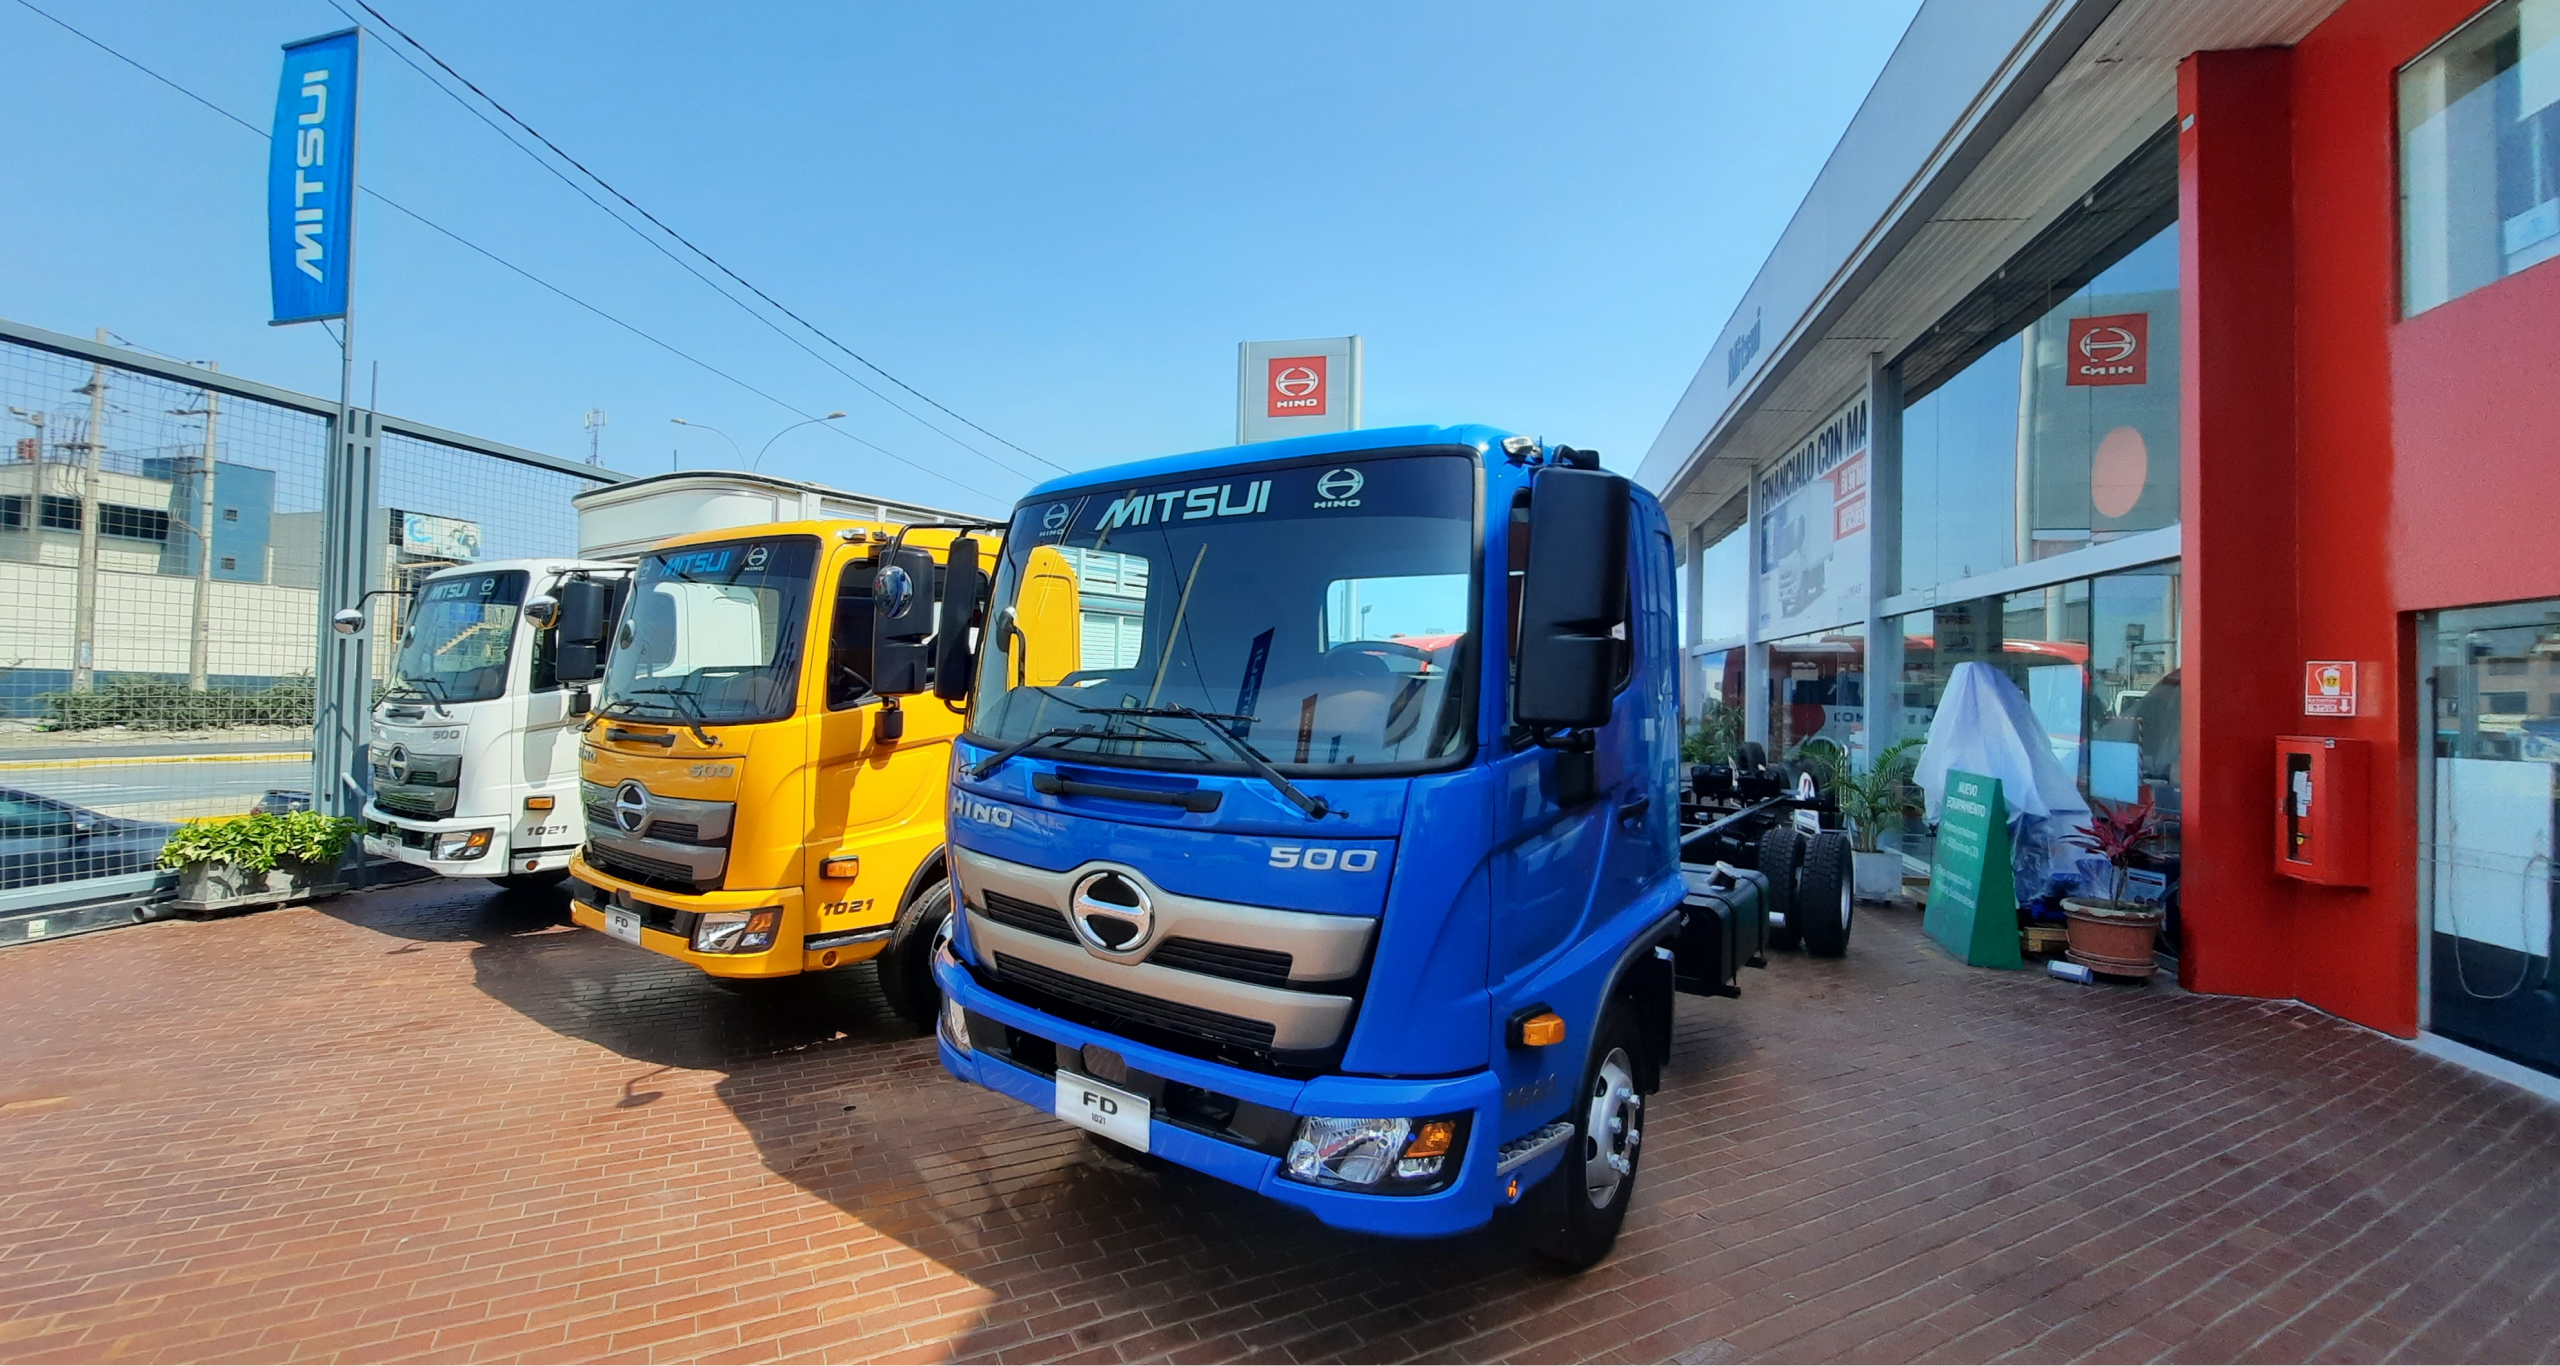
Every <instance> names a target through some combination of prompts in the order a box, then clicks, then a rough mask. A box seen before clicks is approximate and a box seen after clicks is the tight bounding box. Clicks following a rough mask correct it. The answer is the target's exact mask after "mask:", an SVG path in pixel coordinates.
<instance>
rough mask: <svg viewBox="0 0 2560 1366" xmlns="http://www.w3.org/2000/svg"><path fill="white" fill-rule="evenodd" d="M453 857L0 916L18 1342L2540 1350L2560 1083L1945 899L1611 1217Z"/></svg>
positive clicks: (1853, 974)
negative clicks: (436, 875)
mask: <svg viewBox="0 0 2560 1366" xmlns="http://www.w3.org/2000/svg"><path fill="white" fill-rule="evenodd" d="M559 920H560V916H559V914H558V903H557V902H556V900H554V899H550V898H530V899H528V898H518V897H510V896H504V895H499V894H494V893H490V892H488V891H486V890H485V889H484V888H482V887H481V886H480V885H479V884H453V885H441V884H440V885H430V886H426V887H417V888H407V889H400V890H395V891H390V892H384V893H377V894H373V895H370V896H367V897H363V898H350V899H348V900H345V901H341V902H339V903H337V904H335V905H333V906H330V907H328V908H325V909H321V910H296V911H283V912H276V913H272V914H268V915H262V916H256V917H251V918H247V919H242V920H232V921H221V922H213V923H207V924H190V923H183V922H177V923H164V924H159V925H153V926H148V927H142V928H137V929H130V930H120V931H116V932H113V933H109V934H98V935H90V936H86V937H82V938H78V939H68V940H63V941H59V942H55V943H46V944H38V945H34V946H30V947H28V948H25V949H15V950H11V951H9V952H7V953H5V954H0V1001H5V1002H7V1007H6V1020H7V1026H8V1027H7V1029H6V1030H5V1032H0V1105H5V1107H6V1108H0V1358H8V1359H17V1360H39V1361H61V1360H128V1359H132V1360H143V1359H152V1360H283V1359H292V1360H323V1359H334V1358H345V1359H353V1360H376V1359H397V1358H424V1359H490V1360H496V1359H507V1358H518V1359H534V1360H562V1359H588V1358H594V1359H617V1360H622V1359H627V1360H646V1359H709V1360H744V1359H756V1360H761V1359H768V1358H806V1359H832V1360H855V1359H882V1360H939V1359H944V1358H951V1357H957V1358H971V1359H989V1360H1003V1361H1021V1360H1052V1359H1074V1360H1135V1359H1142V1358H1171V1359H1178V1360H1210V1359H1234V1358H1246V1359H1255V1360H1309V1359H1317V1358H1350V1359H1367V1360H1384V1359H1403V1358H1422V1359H1433V1360H1478V1359H1492V1358H1525V1359H1532V1360H1550V1359H1568V1358H1601V1359H1609V1360H1629V1361H1632V1360H1666V1359H1667V1360H1676V1361H1686V1362H1706V1361H1739V1360H1749V1359H1759V1358H1771V1359H1787V1360H1811V1359H1839V1358H1856V1359H1927V1360H1984V1359H1990V1358H1995V1357H2008V1358H2021V1359H2028V1360H2043V1359H2063V1358H2078V1359H2090V1360H2099V1361H2117V1360H2127V1361H2130V1360H2144V1359H2173V1360H2189V1359H2252V1360H2257V1359H2307V1358H2320V1359H2380V1358H2384V1357H2392V1356H2398V1357H2403V1358H2414V1359H2421V1360H2444V1359H2456V1358H2478V1359H2501V1360H2511V1359H2530V1358H2540V1359H2549V1358H2551V1357H2553V1356H2554V1355H2555V1354H2560V1347H2555V1343H2560V1283H2555V1281H2556V1280H2560V1110H2555V1109H2554V1108H2553V1107H2551V1106H2548V1105H2546V1104H2545V1103H2543V1102H2541V1101H2539V1100H2536V1099H2534V1098H2532V1097H2529V1096H2527V1095H2525V1094H2523V1093H2521V1092H2518V1091H2515V1090H2512V1089H2509V1088H2506V1087H2504V1086H2502V1085H2499V1084H2497V1083H2494V1082H2489V1081H2485V1080H2482V1079H2479V1078H2477V1077H2475V1076H2473V1075H2471V1074H2469V1073H2466V1072H2463V1071H2461V1070H2459V1069H2456V1068H2453V1067H2451V1066H2449V1065H2446V1064H2443V1063H2439V1062H2436V1061H2434V1060H2432V1059H2429V1058H2427V1057H2424V1056H2422V1055H2420V1054H2418V1053H2416V1052H2414V1051H2412V1050H2410V1049H2408V1048H2406V1047H2404V1046H2402V1045H2400V1044H2398V1043H2395V1042H2392V1041H2390V1040H2387V1039H2382V1038H2379V1037H2376V1036H2373V1035H2370V1034H2367V1033H2365V1032H2363V1031H2361V1030H2358V1029H2355V1028H2352V1027H2350V1026H2347V1025H2343V1024H2340V1023H2338V1022H2336V1021H2333V1020H2329V1019H2327V1018H2325V1017H2323V1016H2320V1015H2318V1014H2317V1013H2315V1012H2312V1011H2310V1010H2308V1009H2305V1008H2302V1007H2298V1006H2287V1005H2271V1004H2260V1003H2253V1002H2246V1001H2237V1000H2219V999H2210V998H2197V997H2190V996H2185V995H2182V994H2180V993H2178V992H2177V991H2175V990H2174V989H2173V988H2170V987H2169V986H2167V985H2166V984H2157V985H2154V986H2151V987H2149V988H2145V989H2134V988H2104V987H2098V988H2089V987H2076V986H2072V985H2069V984H2066V983H2061V982H2056V981H2053V980H2051V979H2048V978H2044V977H2038V976H2030V975H2024V974H2000V973H1991V972H1976V971H1969V970H1966V969H1964V968H1961V967H1957V966H1955V965H1953V964H1951V963H1949V962H1948V961H1947V960H1946V959H1945V958H1943V957H1942V956H1941V955H1939V954H1938V953H1937V952H1936V951H1935V950H1934V949H1932V948H1931V947H1929V946H1928V945H1927V944H1926V943H1925V941H1923V940H1921V939H1920V937H1919V936H1918V934H1917V933H1916V929H1915V927H1914V924H1913V920H1914V917H1913V916H1912V915H1910V914H1909V913H1907V912H1904V913H1884V914H1873V915H1868V916H1865V917H1862V920H1861V923H1860V926H1859V930H1858V935H1857V942H1856V943H1855V945H1854V946H1853V948H1852V951H1851V954H1850V957H1849V958H1848V959H1847V960H1845V961H1842V962H1817V961H1812V960H1807V959H1804V958H1801V957H1788V958H1781V959H1779V960H1777V961H1776V962H1774V963H1773V964H1772V966H1771V968H1770V969H1769V970H1768V971H1767V972H1765V973H1755V974H1751V975H1750V976H1749V977H1748V978H1747V984H1746V995H1745V998H1744V999H1743V1000H1740V1001H1684V1002H1683V1003H1682V1005H1681V1007H1680V1014H1679V1021H1680V1029H1679V1033H1680V1039H1679V1050H1678V1057H1677V1058H1676V1059H1675V1061H1674V1064H1673V1066H1672V1068H1671V1070H1670V1072H1669V1074H1668V1077H1667V1079H1666V1083H1667V1084H1666V1090H1665V1093H1664V1095H1663V1096H1662V1097H1661V1098H1660V1100H1659V1101H1658V1102H1657V1103H1656V1105H1655V1108H1654V1109H1653V1110H1652V1112H1651V1117H1652V1121H1653V1122H1652V1125H1651V1131H1650V1134H1649V1137H1650V1138H1651V1140H1652V1142H1651V1143H1650V1145H1649V1146H1648V1150H1647V1153H1646V1157H1645V1163H1644V1169H1643V1181H1642V1184H1641V1186H1640V1187H1639V1188H1638V1193H1637V1199H1636V1207H1635V1210H1634V1213H1633V1215H1632V1216H1631V1218H1630V1220H1629V1224H1628V1228H1627V1232H1626V1235H1625V1237H1624V1238H1622V1239H1621V1241H1620V1242H1619V1245H1618V1251H1617V1253H1616V1255H1615V1256H1614V1257H1613V1258H1612V1259H1611V1260H1610V1261H1608V1262H1607V1263H1606V1264H1604V1265H1603V1266H1601V1267H1600V1268H1598V1269H1597V1270H1595V1271H1593V1272H1591V1273H1589V1274H1587V1275H1584V1276H1582V1277H1580V1278H1578V1279H1562V1278H1558V1277H1555V1276H1553V1275H1550V1274H1548V1273H1546V1272H1544V1271H1542V1270H1540V1269H1538V1268H1537V1267H1536V1266H1535V1265H1533V1264H1531V1263H1530V1262H1528V1261H1527V1260H1526V1259H1525V1257H1524V1254H1523V1253H1522V1251H1521V1243H1522V1240H1521V1239H1520V1237H1519V1236H1518V1230H1517V1229H1516V1228H1512V1227H1510V1226H1508V1225H1507V1224H1502V1223H1498V1224H1497V1225H1496V1226H1495V1227H1494V1228H1493V1229H1492V1230H1490V1231H1488V1232H1486V1233H1483V1234H1479V1235H1475V1236H1472V1237H1468V1238H1462V1239H1457V1240H1452V1241H1449V1242H1443V1243H1431V1244H1410V1243H1395V1242H1388V1241H1383V1240H1374V1239H1365V1238H1358V1237H1351V1236H1346V1235H1341V1234H1336V1233H1332V1232H1329V1231H1327V1230H1324V1229H1322V1228H1320V1227H1318V1226H1315V1225H1314V1224H1312V1223H1310V1222H1308V1221H1305V1220H1303V1219H1301V1218H1298V1217H1295V1216H1291V1215H1288V1214H1286V1213H1284V1212H1283V1211H1281V1210H1280V1209H1279V1208H1278V1207H1276V1206H1274V1205H1271V1204H1268V1203H1266V1202H1263V1201H1260V1200H1257V1199H1255V1198H1253V1197H1251V1196H1248V1195H1246V1194H1244V1193H1242V1192H1240V1191H1235V1190H1232V1189H1230V1188H1227V1187H1225V1186H1222V1185H1219V1184H1218V1183H1216V1182H1213V1181H1208V1180H1206V1179H1202V1178H1195V1177H1190V1176H1187V1175H1185V1174H1182V1173H1178V1172H1165V1171H1156V1170H1133V1169H1129V1168H1125V1167H1122V1166H1119V1165H1117V1164H1112V1163H1109V1162H1106V1161H1105V1160H1103V1159H1100V1158H1098V1157H1096V1156H1094V1155H1093V1154H1092V1153H1091V1152H1089V1151H1088V1149H1087V1148H1086V1146H1085V1144H1084V1143H1083V1142H1082V1141H1081V1140H1080V1139H1079V1138H1078V1137H1077V1136H1076V1135H1075V1134H1074V1133H1073V1132H1071V1131H1069V1130H1067V1129H1065V1128H1063V1127H1061V1126H1060V1125H1058V1124H1056V1123H1053V1122H1051V1121H1050V1120H1048V1119H1046V1118H1043V1117H1042V1116H1040V1115H1037V1114H1033V1113H1030V1112H1028V1111H1025V1110H1023V1109H1021V1108H1020V1107H1017V1106H1014V1105H1012V1104H1010V1103H1009V1102H1003V1101H999V1100H997V1099H996V1098H994V1097H992V1096H990V1095H987V1094H985V1093H983V1092H979V1091H976V1090H972V1089H970V1088H967V1087H963V1086H961V1085H959V1084H958V1083H956V1082H953V1081H951V1080H949V1079H948V1078H947V1077H945V1076H943V1075H942V1073H941V1070H940V1068H939V1066H938V1065H937V1064H936V1063H935V1061H934V1059H933V1055H932V1051H931V1049H930V1047H929V1045H928V1044H927V1042H926V1041H924V1040H921V1039H917V1038H914V1037H911V1036H910V1035H909V1034H908V1033H907V1032H906V1031H905V1030H903V1029H902V1028H900V1027H898V1026H896V1025H895V1024H894V1023H891V1022H890V1021H889V1019H888V1017H887V1016H886V1015H885V1013H884V1012H883V1011H882V1010H881V1009H880V1008H879V1005H878V998H877V995H876V992H875V991H874V989H873V987H872V984H871V983H870V981H869V980H868V977H867V975H865V974H848V975H846V976H845V977H844V978H843V979H842V980H839V981H835V982H813V983H808V984H803V985H804V986H805V987H807V988H814V989H788V988H786V989H785V990H784V991H782V992H781V993H779V994H778V995H765V996H756V995H733V994H731V993H729V992H727V991H724V990H722V989H720V988H717V987H714V986H712V985H710V984H709V983H707V982H706V981H704V980H703V979H701V978H699V977H697V976H695V975H693V974H692V973H690V971H689V970H686V969H682V968H678V967H674V966H670V965H666V964H664V963H663V961H662V960H658V959H655V958H652V957H649V956H648V955H645V954H642V953H640V952H639V951H637V950H632V949H626V948H623V947H621V946H619V945H617V944H614V943H612V942H610V941H608V940H606V939H604V938H603V937H602V936H600V935H596V934H592V933H588V932H585V931H579V930H574V929H568V928H565V927H563V926H561V925H560V923H559Z"/></svg>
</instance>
